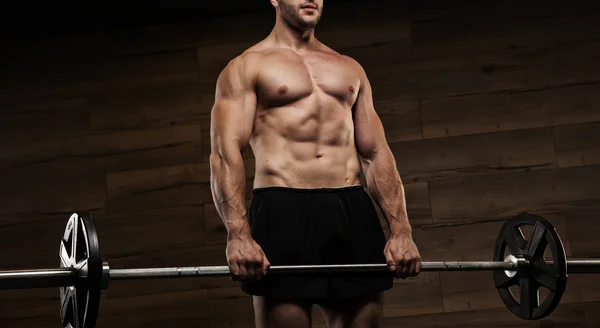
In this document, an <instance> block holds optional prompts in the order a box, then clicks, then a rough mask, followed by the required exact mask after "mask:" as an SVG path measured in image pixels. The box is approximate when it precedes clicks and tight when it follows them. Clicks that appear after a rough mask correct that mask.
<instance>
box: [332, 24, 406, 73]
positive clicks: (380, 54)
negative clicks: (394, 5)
mask: <svg viewBox="0 0 600 328" xmlns="http://www.w3.org/2000/svg"><path fill="white" fill-rule="evenodd" d="M395 31H396V30H392V31H389V32H395ZM409 39H410V37H409ZM409 39H408V40H409ZM361 41H362V42H361V43H366V42H369V41H370V40H369V39H364V40H361ZM335 50H336V51H338V52H339V53H341V54H342V55H345V56H348V57H351V58H354V59H355V60H356V61H358V63H359V64H361V65H362V66H363V67H367V68H369V67H372V66H377V65H383V64H393V63H397V62H400V61H408V60H412V59H414V58H415V56H414V53H413V47H412V45H411V44H410V42H408V41H407V39H399V40H390V41H384V42H369V44H365V45H362V46H351V45H349V46H347V47H345V48H337V49H335Z"/></svg>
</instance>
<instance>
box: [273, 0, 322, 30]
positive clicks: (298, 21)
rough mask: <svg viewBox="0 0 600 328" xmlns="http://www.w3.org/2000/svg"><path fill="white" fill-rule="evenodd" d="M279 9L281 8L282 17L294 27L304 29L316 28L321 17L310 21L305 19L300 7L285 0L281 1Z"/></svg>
mask: <svg viewBox="0 0 600 328" xmlns="http://www.w3.org/2000/svg"><path fill="white" fill-rule="evenodd" d="M279 9H280V10H281V17H282V18H283V20H284V21H285V22H287V23H288V24H289V25H291V26H292V27H294V28H296V29H299V30H302V31H307V30H312V29H314V28H315V26H317V23H318V22H319V19H320V17H318V18H317V19H316V20H312V21H309V22H307V21H305V20H303V19H302V18H301V17H300V14H299V10H298V8H296V7H294V6H292V5H289V4H287V3H286V2H285V1H281V2H280V3H279Z"/></svg>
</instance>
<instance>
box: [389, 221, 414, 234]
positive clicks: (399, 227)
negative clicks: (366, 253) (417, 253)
mask: <svg viewBox="0 0 600 328" xmlns="http://www.w3.org/2000/svg"><path fill="white" fill-rule="evenodd" d="M389 225H390V237H403V238H406V237H409V238H412V227H411V226H410V224H408V223H401V222H390V223H389Z"/></svg>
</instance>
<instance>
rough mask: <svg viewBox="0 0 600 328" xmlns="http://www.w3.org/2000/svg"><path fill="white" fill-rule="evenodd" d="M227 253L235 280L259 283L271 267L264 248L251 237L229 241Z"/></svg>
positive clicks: (238, 237)
mask: <svg viewBox="0 0 600 328" xmlns="http://www.w3.org/2000/svg"><path fill="white" fill-rule="evenodd" d="M225 253H226V256H227V263H228V264H229V270H230V271H231V277H232V279H233V280H242V281H257V280H259V279H261V278H262V277H264V275H265V274H266V273H267V269H268V268H269V266H270V265H271V263H269V260H267V257H266V256H265V253H264V252H263V250H262V248H261V247H260V246H259V245H258V244H257V243H256V242H255V241H254V239H253V238H252V237H251V236H249V235H248V236H243V237H242V236H237V237H234V238H231V239H229V240H228V241H227V249H226V251H225Z"/></svg>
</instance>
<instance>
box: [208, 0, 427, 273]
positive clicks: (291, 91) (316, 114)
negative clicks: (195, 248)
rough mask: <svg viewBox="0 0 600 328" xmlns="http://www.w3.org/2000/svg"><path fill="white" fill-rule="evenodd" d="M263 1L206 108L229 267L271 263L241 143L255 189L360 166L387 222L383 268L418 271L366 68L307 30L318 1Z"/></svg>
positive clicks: (345, 174)
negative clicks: (250, 202)
mask: <svg viewBox="0 0 600 328" xmlns="http://www.w3.org/2000/svg"><path fill="white" fill-rule="evenodd" d="M271 3H272V4H273V5H274V6H275V7H276V9H277V10H276V11H277V22H276V26H275V28H274V30H273V32H272V33H271V34H270V35H269V36H268V37H267V38H266V39H264V40H263V41H261V42H259V43H258V44H256V45H254V46H253V47H251V48H249V49H247V50H246V51H245V52H244V53H243V54H241V55H239V56H238V57H236V58H234V59H233V60H231V61H230V62H229V63H228V65H227V66H226V67H225V68H224V69H223V71H222V72H221V74H220V75H219V78H218V80H217V86H216V94H215V104H214V106H213V109H212V112H211V155H210V166H211V188H212V193H213V198H214V201H215V205H216V208H217V211H218V212H219V215H220V217H221V218H222V220H223V222H224V224H225V227H226V229H227V250H226V255H227V260H228V264H229V266H230V269H231V272H232V275H233V276H234V277H237V278H239V279H242V280H254V279H260V278H261V277H262V276H263V275H264V274H265V272H266V270H267V268H268V266H269V265H270V263H269V261H268V259H267V258H266V256H265V254H264V252H263V251H262V249H261V247H260V246H259V245H258V244H256V242H255V241H254V240H253V239H252V237H251V234H250V226H249V222H248V216H247V213H246V205H245V204H246V201H245V199H246V176H245V170H244V163H243V159H242V155H241V153H242V149H244V148H245V147H247V146H250V147H252V151H253V153H254V156H255V161H256V163H255V177H254V182H253V187H254V188H260V187H268V186H283V187H291V188H337V187H345V186H351V185H357V184H360V180H359V176H360V173H361V170H362V172H363V174H364V176H365V179H366V187H367V189H368V191H369V193H370V194H371V196H372V197H373V198H374V200H375V201H376V202H377V204H378V205H379V207H380V208H381V210H382V212H383V214H384V215H385V217H386V219H387V221H388V223H389V227H390V232H391V235H390V238H389V239H388V242H387V244H386V247H385V250H384V254H385V256H386V259H387V262H388V266H389V267H390V270H392V271H395V272H396V275H397V276H398V277H402V278H404V277H407V276H410V275H415V274H418V272H419V270H420V258H419V255H418V251H417V249H416V246H415V245H414V242H413V241H412V237H411V228H410V224H409V223H408V218H407V214H406V204H405V198H404V187H403V185H402V181H401V179H400V176H399V173H398V171H397V169H396V162H395V159H394V157H393V155H392V153H391V151H390V149H389V146H388V144H387V141H386V138H385V133H384V130H383V126H382V124H381V120H380V119H379V117H378V115H377V113H376V112H375V109H374V107H373V99H372V91H371V85H370V83H369V80H368V78H367V75H366V73H365V71H364V69H363V68H362V67H361V66H360V64H359V63H358V62H356V61H355V60H353V59H352V58H350V57H347V56H344V55H341V54H339V53H337V52H335V51H333V50H332V49H330V48H328V47H327V46H325V45H324V44H322V43H321V42H320V41H318V40H317V39H316V38H314V35H313V28H314V25H316V21H318V18H317V16H316V15H317V13H319V14H320V10H322V1H319V0H314V1H311V0H306V1H305V0H271ZM306 6H312V7H311V8H307V7H306ZM282 219H285V218H282Z"/></svg>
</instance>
